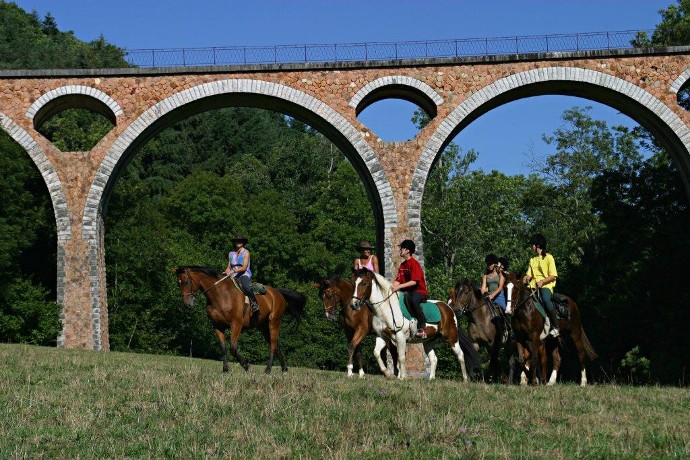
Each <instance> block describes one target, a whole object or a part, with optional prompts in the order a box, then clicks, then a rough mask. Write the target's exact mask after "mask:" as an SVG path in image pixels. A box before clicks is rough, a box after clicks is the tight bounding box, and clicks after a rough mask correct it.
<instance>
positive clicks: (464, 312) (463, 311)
mask: <svg viewBox="0 0 690 460" xmlns="http://www.w3.org/2000/svg"><path fill="white" fill-rule="evenodd" d="M464 289H469V294H468V295H467V302H466V303H465V304H464V305H460V310H459V313H460V315H461V316H462V315H469V314H470V313H472V312H475V311H477V310H479V309H480V308H481V307H482V305H486V301H484V302H483V303H482V302H479V303H478V304H477V305H475V306H474V308H471V309H470V308H469V306H470V304H471V303H472V287H471V286H469V285H467V284H463V285H462V287H461V288H460V291H462V290H464ZM455 298H456V299H457V295H456V296H455Z"/></svg>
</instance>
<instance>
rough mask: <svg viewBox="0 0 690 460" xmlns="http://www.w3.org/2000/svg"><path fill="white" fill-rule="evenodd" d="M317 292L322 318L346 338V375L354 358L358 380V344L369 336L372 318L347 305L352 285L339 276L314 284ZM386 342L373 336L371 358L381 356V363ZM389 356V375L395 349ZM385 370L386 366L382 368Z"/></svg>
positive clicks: (361, 373) (362, 372)
mask: <svg viewBox="0 0 690 460" xmlns="http://www.w3.org/2000/svg"><path fill="white" fill-rule="evenodd" d="M316 287H317V288H318V289H319V298H320V299H321V301H322V302H323V306H324V310H325V313H326V319H328V320H329V321H336V320H337V321H338V322H339V323H340V325H341V326H343V329H344V330H345V335H346V336H347V339H348V346H347V352H348V364H347V376H348V377H352V376H353V373H352V370H353V368H354V366H353V357H354V358H356V359H357V363H358V364H359V377H360V378H363V377H364V368H363V367H362V353H361V347H360V344H361V342H362V340H363V339H364V337H365V336H367V335H368V334H371V333H373V329H372V325H371V324H372V318H373V316H374V315H373V314H372V313H371V310H369V309H368V308H360V309H359V310H355V309H353V308H352V307H351V306H350V299H351V298H352V293H353V292H354V290H355V286H354V284H352V282H350V280H348V279H346V278H343V277H341V276H339V275H331V276H329V277H328V278H325V279H323V280H321V281H320V282H318V283H316ZM338 306H340V312H339V313H336V309H337V307H338ZM385 349H386V342H384V341H383V339H382V338H380V337H379V336H376V345H375V346H374V355H375V356H381V359H382V360H383V361H386V358H385V357H384V356H382V353H384V352H385ZM390 351H391V356H392V358H393V372H395V368H396V366H397V359H398V357H397V350H395V349H392V350H390ZM386 367H387V366H386Z"/></svg>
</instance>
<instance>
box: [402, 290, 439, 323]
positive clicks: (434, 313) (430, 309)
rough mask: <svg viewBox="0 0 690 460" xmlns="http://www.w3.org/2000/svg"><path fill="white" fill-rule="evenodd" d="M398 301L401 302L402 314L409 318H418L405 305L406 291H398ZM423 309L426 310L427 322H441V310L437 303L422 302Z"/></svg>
mask: <svg viewBox="0 0 690 460" xmlns="http://www.w3.org/2000/svg"><path fill="white" fill-rule="evenodd" d="M398 301H399V303H400V310H402V314H403V316H404V317H405V318H407V319H416V318H415V317H414V316H412V315H411V314H410V312H409V311H407V305H405V293H404V292H400V291H398ZM422 311H423V312H424V317H425V318H426V322H427V323H440V322H441V311H440V310H439V309H438V307H437V306H436V304H435V303H431V302H422Z"/></svg>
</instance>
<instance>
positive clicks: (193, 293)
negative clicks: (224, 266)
mask: <svg viewBox="0 0 690 460" xmlns="http://www.w3.org/2000/svg"><path fill="white" fill-rule="evenodd" d="M191 272H192V271H191V270H190V269H189V268H185V270H184V274H185V277H186V278H187V279H186V281H184V282H182V286H184V288H185V289H187V291H188V292H189V294H188V295H189V296H190V297H191V298H192V302H194V301H196V296H197V295H199V291H201V283H199V288H198V289H196V290H193V289H192V288H193V286H194V283H192V277H191V275H190V273H191ZM229 277H230V275H225V276H224V277H222V278H221V279H219V280H218V281H216V282H215V283H213V284H212V285H211V286H210V287H209V288H208V289H204V290H203V291H201V294H206V293H207V292H208V291H210V290H211V289H213V288H214V287H216V286H217V285H218V283H220V282H221V281H225V280H226V279H227V278H229Z"/></svg>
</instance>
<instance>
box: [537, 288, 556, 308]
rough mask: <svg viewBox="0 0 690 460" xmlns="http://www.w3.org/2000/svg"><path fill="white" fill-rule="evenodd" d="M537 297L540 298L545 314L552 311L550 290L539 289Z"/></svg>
mask: <svg viewBox="0 0 690 460" xmlns="http://www.w3.org/2000/svg"><path fill="white" fill-rule="evenodd" d="M539 295H540V296H541V300H542V304H543V305H544V308H546V311H547V312H550V311H551V310H553V302H551V295H552V294H551V290H550V289H548V288H540V289H539Z"/></svg>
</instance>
